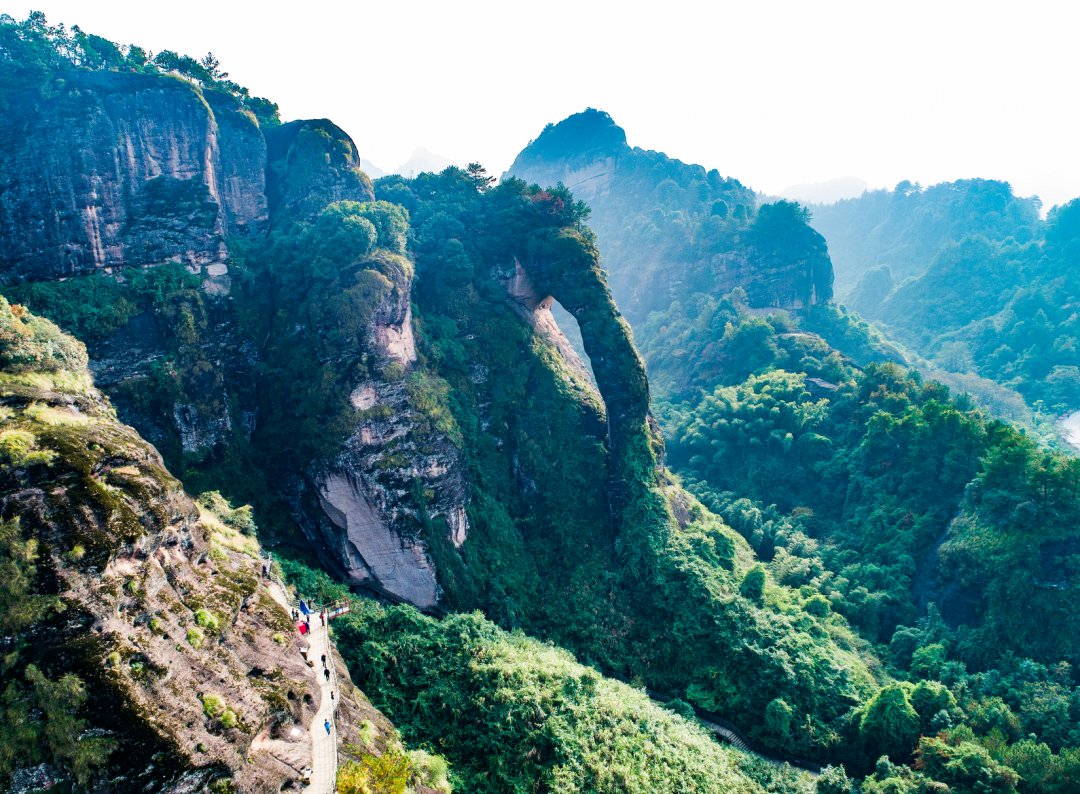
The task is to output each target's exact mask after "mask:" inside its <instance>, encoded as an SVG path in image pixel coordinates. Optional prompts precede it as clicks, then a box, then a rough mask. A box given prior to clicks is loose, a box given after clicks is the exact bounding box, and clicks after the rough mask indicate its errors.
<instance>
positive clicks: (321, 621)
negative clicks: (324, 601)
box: [319, 612, 326, 626]
mask: <svg viewBox="0 0 1080 794" xmlns="http://www.w3.org/2000/svg"><path fill="white" fill-rule="evenodd" d="M319 625H320V626H325V625H326V613H325V612H320V613H319Z"/></svg>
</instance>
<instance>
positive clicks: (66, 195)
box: [0, 71, 267, 282]
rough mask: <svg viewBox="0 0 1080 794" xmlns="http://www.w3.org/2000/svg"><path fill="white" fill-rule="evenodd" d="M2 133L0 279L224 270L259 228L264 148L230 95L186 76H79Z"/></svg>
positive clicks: (22, 112) (22, 111) (26, 105)
mask: <svg viewBox="0 0 1080 794" xmlns="http://www.w3.org/2000/svg"><path fill="white" fill-rule="evenodd" d="M11 106H12V108H13V111H12V112H11V113H10V116H9V118H8V119H7V120H6V121H7V123H6V124H5V126H4V130H3V132H2V133H0V279H2V280H3V281H5V282H10V281H13V280H20V279H47V278H57V277H63V276H69V275H74V274H77V273H87V272H94V271H97V270H108V269H112V268H117V267H124V266H132V265H135V266H141V265H152V264H158V263H161V262H167V261H177V262H182V263H184V264H187V265H204V264H210V263H214V262H221V261H224V260H225V258H226V256H227V250H228V249H227V238H228V237H229V235H231V234H243V233H250V232H258V231H261V230H262V229H263V228H264V227H265V224H266V222H267V211H266V198H265V195H264V191H263V189H262V186H263V183H264V180H265V170H266V147H265V144H264V142H263V138H262V134H261V132H260V130H259V127H258V123H257V122H256V121H255V118H254V117H253V116H251V115H250V114H249V113H246V112H244V111H243V110H242V109H241V108H240V106H239V104H238V103H237V102H236V100H235V99H233V98H232V97H230V96H225V95H215V94H214V93H213V92H209V91H207V92H205V93H204V92H203V91H202V90H201V89H199V88H198V87H196V86H194V85H192V84H191V83H188V82H187V81H185V80H182V79H179V78H177V79H172V78H167V77H161V76H153V75H144V74H126V73H116V72H84V71H72V72H71V73H69V74H67V75H66V77H65V80H64V81H63V86H62V88H60V89H59V90H58V91H57V95H56V96H53V97H50V98H49V100H48V101H47V102H45V101H41V100H40V99H39V100H38V101H25V102H16V103H12V105H11Z"/></svg>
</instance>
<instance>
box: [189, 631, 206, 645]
mask: <svg viewBox="0 0 1080 794" xmlns="http://www.w3.org/2000/svg"><path fill="white" fill-rule="evenodd" d="M205 639H206V636H205V635H204V634H203V633H202V632H201V631H199V629H188V630H187V641H188V645H190V646H191V647H192V648H195V649H199V648H201V647H202V646H203V641H204V640H205Z"/></svg>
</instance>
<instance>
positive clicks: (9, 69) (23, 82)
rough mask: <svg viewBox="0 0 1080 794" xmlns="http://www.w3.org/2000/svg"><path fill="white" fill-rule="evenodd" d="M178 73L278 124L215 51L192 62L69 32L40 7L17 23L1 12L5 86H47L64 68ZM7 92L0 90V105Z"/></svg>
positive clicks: (0, 63)
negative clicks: (231, 74) (224, 66)
mask: <svg viewBox="0 0 1080 794" xmlns="http://www.w3.org/2000/svg"><path fill="white" fill-rule="evenodd" d="M70 69H83V70H88V71H100V72H134V73H141V74H176V75H180V76H181V77H183V78H185V79H187V80H190V81H192V82H193V83H196V84H198V85H199V86H201V87H202V88H204V89H206V90H209V91H218V92H221V93H225V94H229V95H231V96H233V97H235V98H236V99H237V100H238V101H239V102H240V104H241V105H242V106H243V107H244V108H245V109H246V110H247V111H249V112H250V113H251V114H253V115H254V116H255V117H256V118H258V120H259V122H260V123H261V124H262V125H264V126H274V125H276V124H280V123H281V119H280V118H279V116H278V107H277V105H276V104H274V103H273V102H271V101H270V100H268V99H265V98H263V97H253V96H252V95H251V92H250V91H248V89H247V88H245V87H243V86H241V85H238V84H237V83H235V82H233V81H232V80H230V79H229V75H228V73H227V72H224V71H222V69H221V63H220V62H219V61H218V59H217V58H215V57H214V55H213V53H207V54H206V55H205V56H204V57H203V58H201V59H199V60H196V59H195V58H192V57H190V56H188V55H179V54H177V53H175V52H173V51H172V50H162V51H161V52H159V53H158V54H157V55H155V56H153V57H151V54H150V53H148V52H147V51H146V50H144V49H143V48H142V47H139V46H137V45H134V44H130V45H126V46H118V45H116V44H114V43H113V42H111V41H109V40H108V39H106V38H102V37H101V36H97V35H94V34H93V33H85V32H84V31H82V30H81V29H80V28H79V26H78V25H76V26H74V27H73V28H72V29H71V30H70V31H69V30H67V28H66V27H65V26H64V25H63V24H59V25H50V24H49V23H48V20H47V19H46V18H45V15H44V14H42V13H41V12H40V11H32V12H31V13H30V14H29V15H28V16H27V17H26V19H24V20H21V21H16V20H15V19H14V18H12V17H11V16H9V15H7V14H0V82H2V83H4V85H5V89H7V90H8V91H11V90H12V89H19V88H22V89H25V88H34V89H40V90H43V91H45V92H48V91H49V90H50V86H49V82H50V81H51V80H52V79H54V78H56V77H57V76H58V73H61V72H63V71H65V70H70ZM8 96H10V94H8V93H7V91H5V92H0V106H6V103H7V102H8V101H10V100H8V99H7V97H8Z"/></svg>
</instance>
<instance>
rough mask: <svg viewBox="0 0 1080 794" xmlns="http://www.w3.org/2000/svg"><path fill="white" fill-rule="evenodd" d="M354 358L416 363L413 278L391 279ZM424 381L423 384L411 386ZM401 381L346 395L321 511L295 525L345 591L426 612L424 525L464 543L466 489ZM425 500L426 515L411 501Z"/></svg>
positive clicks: (320, 488)
mask: <svg viewBox="0 0 1080 794" xmlns="http://www.w3.org/2000/svg"><path fill="white" fill-rule="evenodd" d="M392 275H394V276H396V278H394V281H393V288H392V289H390V290H388V291H387V293H386V294H385V296H384V297H383V299H382V300H381V301H380V302H379V305H378V306H377V308H376V310H375V311H374V312H373V314H372V321H371V324H370V326H369V328H368V329H367V333H366V334H365V343H366V344H364V345H361V346H360V347H358V348H357V349H356V350H355V351H354V353H355V354H356V355H369V356H371V357H373V358H374V359H375V360H376V362H377V364H378V369H379V370H380V371H381V372H386V371H387V367H400V368H401V372H403V373H404V374H405V377H408V376H409V373H411V372H413V369H414V365H415V364H416V361H417V353H416V340H415V338H414V336H413V328H412V312H411V308H410V296H411V286H412V284H411V275H412V273H411V269H410V270H408V271H403V272H398V273H393V274H392ZM418 377H423V376H418ZM414 394H415V388H413V389H410V381H408V380H406V379H401V380H397V379H387V378H386V377H385V376H383V377H373V378H366V379H364V380H363V381H361V382H360V383H358V384H356V386H355V388H354V389H353V390H352V392H351V394H350V395H349V403H350V406H351V408H352V409H353V411H354V412H355V413H354V415H353V417H354V419H355V422H356V424H355V428H354V430H353V432H352V433H351V435H350V436H349V437H348V438H347V439H346V440H345V442H344V444H343V445H342V447H341V450H340V452H338V454H337V455H335V456H333V457H332V458H329V459H323V460H319V461H317V462H316V463H315V464H313V466H312V468H311V471H310V473H309V481H310V483H311V486H312V487H313V490H314V491H315V493H316V494H317V496H318V502H317V504H318V509H317V510H310V511H307V512H306V513H304V514H302V515H301V523H302V525H303V526H304V527H305V529H306V530H307V531H308V532H309V534H312V535H313V538H314V539H316V540H319V541H321V542H322V543H323V544H325V546H326V547H327V548H328V549H329V550H330V551H331V553H332V555H333V559H331V560H330V561H329V563H330V565H331V566H332V567H335V568H337V569H338V570H339V571H340V572H341V573H342V575H343V576H344V578H345V579H346V581H349V582H352V583H354V584H363V585H374V586H375V587H377V588H379V589H382V590H385V591H387V592H389V593H392V594H393V595H395V596H397V597H399V598H403V599H405V600H407V601H409V602H410V603H412V604H415V605H417V606H419V607H422V608H426V607H432V606H435V605H436V604H437V603H438V600H439V596H440V593H441V589H440V587H439V584H438V580H437V572H436V570H435V566H434V564H433V563H432V561H431V558H430V556H429V553H428V548H427V544H426V542H425V540H423V539H422V537H421V535H422V530H423V523H424V521H425V520H426V521H428V522H431V521H439V520H441V522H442V524H444V525H445V526H444V528H443V529H441V530H440V531H441V532H442V533H443V534H444V535H445V536H446V537H447V538H448V539H449V541H450V542H451V543H452V544H453V545H454V546H455V547H460V546H461V545H462V544H463V543H464V542H465V540H466V538H467V536H468V528H469V521H468V517H467V516H466V504H467V502H468V487H467V484H466V482H465V476H464V471H463V464H462V460H461V454H460V452H459V450H458V449H457V448H456V447H455V446H454V445H453V444H452V443H451V442H450V441H449V439H448V438H447V437H446V435H445V434H443V433H439V432H434V431H433V430H432V429H430V428H428V427H427V426H426V422H425V421H424V417H423V415H422V413H421V411H420V410H419V409H418V407H417V405H416V402H417V400H416V397H415V396H414ZM418 492H419V493H420V494H423V495H424V496H423V499H422V500H421V501H422V503H423V515H421V513H420V510H419V508H418V504H417V493H418Z"/></svg>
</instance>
